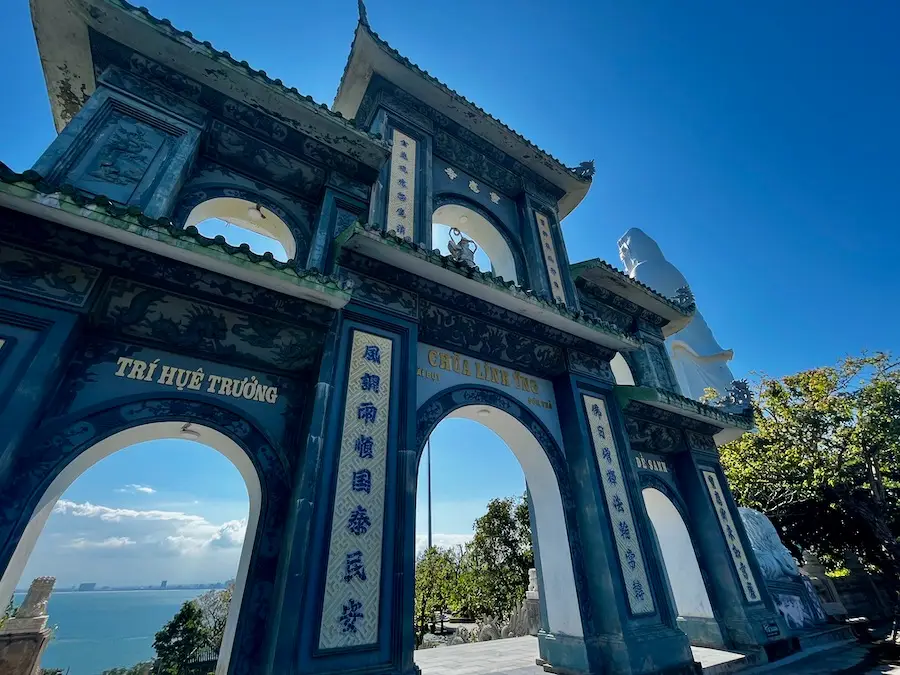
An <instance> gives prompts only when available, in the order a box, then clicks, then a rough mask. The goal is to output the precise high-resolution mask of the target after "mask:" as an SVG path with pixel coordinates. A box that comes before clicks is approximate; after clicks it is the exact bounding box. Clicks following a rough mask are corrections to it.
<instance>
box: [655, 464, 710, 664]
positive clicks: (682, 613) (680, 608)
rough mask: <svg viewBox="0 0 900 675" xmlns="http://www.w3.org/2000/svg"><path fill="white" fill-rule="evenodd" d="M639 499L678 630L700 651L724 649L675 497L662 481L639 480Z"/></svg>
mask: <svg viewBox="0 0 900 675" xmlns="http://www.w3.org/2000/svg"><path fill="white" fill-rule="evenodd" d="M641 479H642V480H641V483H642V490H641V495H642V497H643V500H644V506H645V507H646V509H647V516H648V517H649V519H650V525H651V529H652V531H653V534H654V537H655V539H656V543H657V545H658V546H659V549H660V553H661V554H662V560H663V569H664V572H665V577H666V580H667V583H668V585H669V589H670V591H671V593H672V596H673V599H674V601H675V609H676V611H677V613H678V618H677V621H678V627H679V628H681V630H683V631H684V632H685V633H686V634H687V635H688V638H689V639H690V641H691V644H692V645H696V646H699V647H712V648H723V647H724V646H725V640H724V637H723V635H722V632H721V629H720V628H719V624H718V621H717V618H716V614H715V610H714V609H713V603H712V601H711V599H710V597H709V592H708V590H707V585H706V579H705V578H704V576H703V572H702V570H701V569H700V564H699V562H698V559H697V553H696V550H695V547H694V542H693V538H692V537H691V533H690V530H689V529H688V525H687V523H688V522H689V520H688V519H687V518H685V516H684V511H683V506H681V504H680V503H679V500H678V498H677V496H676V495H675V494H674V493H673V491H672V490H671V489H670V488H669V487H668V486H667V485H666V484H665V483H663V482H662V481H661V480H658V479H656V478H655V477H652V476H648V475H642V476H641Z"/></svg>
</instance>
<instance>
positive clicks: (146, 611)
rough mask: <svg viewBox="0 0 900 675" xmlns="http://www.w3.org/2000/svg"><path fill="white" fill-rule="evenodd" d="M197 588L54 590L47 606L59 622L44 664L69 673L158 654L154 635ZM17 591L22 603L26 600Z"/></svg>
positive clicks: (86, 674) (94, 673)
mask: <svg viewBox="0 0 900 675" xmlns="http://www.w3.org/2000/svg"><path fill="white" fill-rule="evenodd" d="M204 592H205V591H203V590H196V591H194V590H191V591H179V590H172V591H99V592H80V593H53V594H52V595H51V596H50V602H49V604H48V606H47V609H48V613H49V614H50V621H49V625H50V626H54V627H56V630H55V631H54V636H53V639H52V640H51V641H50V644H48V645H47V649H46V650H45V651H44V658H43V659H42V661H41V666H42V667H43V668H62V669H63V672H64V673H65V672H66V669H67V668H68V669H69V670H68V675H99V674H100V673H101V672H103V671H104V670H106V669H107V668H115V667H117V666H131V665H134V664H135V663H137V662H139V661H147V660H149V659H151V658H152V657H153V654H154V652H153V636H154V635H155V634H156V631H158V630H159V629H160V628H162V627H163V624H165V623H166V622H167V621H168V620H169V619H171V618H172V617H173V616H174V615H175V612H177V611H178V608H179V607H181V605H182V603H183V602H184V601H185V600H190V599H192V598H196V597H197V596H198V595H201V594H202V593H204ZM24 597H25V596H24V594H19V593H17V594H16V604H19V603H21V602H22V600H23V599H24Z"/></svg>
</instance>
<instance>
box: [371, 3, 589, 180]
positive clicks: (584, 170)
mask: <svg viewBox="0 0 900 675" xmlns="http://www.w3.org/2000/svg"><path fill="white" fill-rule="evenodd" d="M359 1H360V3H361V2H362V0H359ZM571 171H572V172H573V173H575V174H576V175H577V176H580V177H581V178H593V177H594V174H595V173H596V172H597V167H596V166H595V165H594V160H592V159H589V160H588V161H586V162H582V163H581V164H579V165H578V166H577V167H575V168H574V169H571Z"/></svg>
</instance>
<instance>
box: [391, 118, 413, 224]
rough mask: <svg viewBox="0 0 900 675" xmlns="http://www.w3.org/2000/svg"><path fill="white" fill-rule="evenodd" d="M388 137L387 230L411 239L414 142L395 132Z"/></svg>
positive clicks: (401, 133) (399, 132)
mask: <svg viewBox="0 0 900 675" xmlns="http://www.w3.org/2000/svg"><path fill="white" fill-rule="evenodd" d="M392 138H393V140H394V148H393V151H392V152H391V178H390V186H389V187H390V189H389V190H388V200H387V201H388V205H387V230H388V232H393V233H394V234H396V235H397V236H398V237H403V238H406V237H409V238H410V239H415V236H416V230H415V224H416V211H415V201H416V141H415V140H413V139H412V138H410V137H409V136H407V135H406V134H404V133H403V132H401V131H397V130H396V129H394V133H393V136H392Z"/></svg>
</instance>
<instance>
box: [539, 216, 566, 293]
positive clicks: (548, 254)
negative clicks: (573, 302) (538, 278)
mask: <svg viewBox="0 0 900 675" xmlns="http://www.w3.org/2000/svg"><path fill="white" fill-rule="evenodd" d="M534 217H535V219H536V220H537V226H538V237H539V238H540V242H541V250H542V251H543V252H544V262H545V263H546V264H547V276H548V277H549V278H550V292H551V293H553V299H554V300H555V301H556V302H558V303H560V304H563V305H564V304H566V294H565V292H564V291H563V285H562V276H561V274H560V266H559V261H558V258H557V257H556V246H555V245H554V243H553V235H552V234H551V232H550V221H549V220H548V219H547V216H545V215H544V214H543V213H540V212H537V211H536V212H535V214H534Z"/></svg>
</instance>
